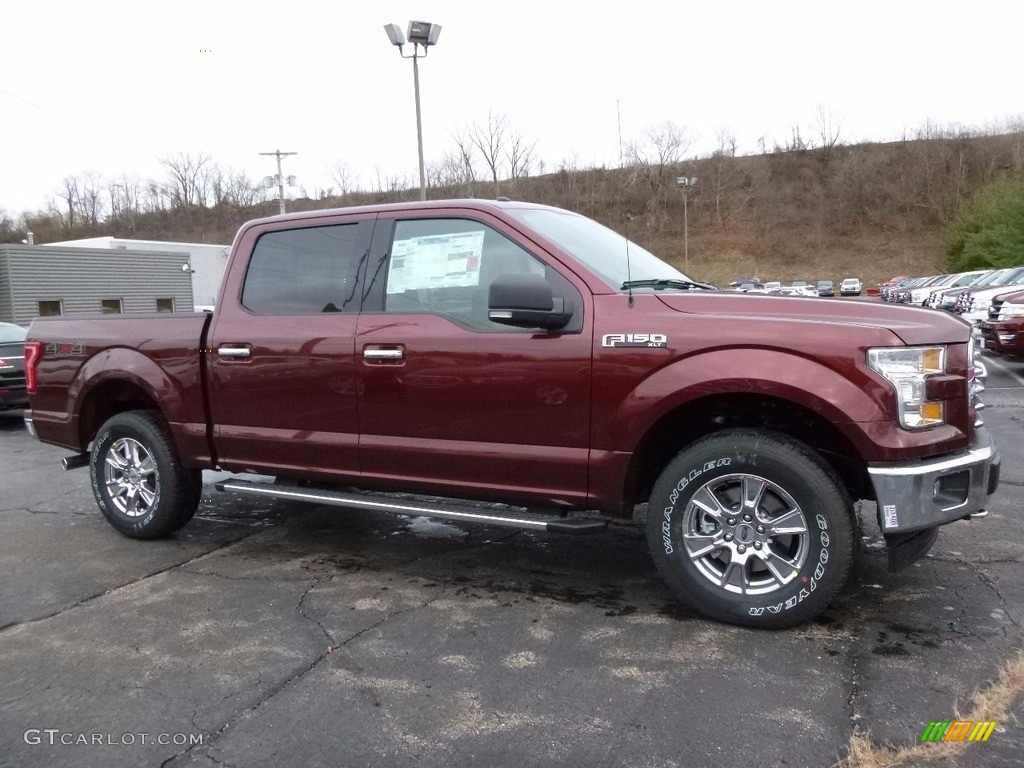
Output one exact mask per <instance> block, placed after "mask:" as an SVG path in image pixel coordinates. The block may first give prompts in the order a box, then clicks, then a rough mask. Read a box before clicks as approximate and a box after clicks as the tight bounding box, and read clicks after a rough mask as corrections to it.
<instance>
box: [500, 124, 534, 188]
mask: <svg viewBox="0 0 1024 768" xmlns="http://www.w3.org/2000/svg"><path fill="white" fill-rule="evenodd" d="M536 148H537V141H536V139H534V140H533V141H529V140H528V139H526V138H525V137H524V136H523V133H522V131H520V130H519V129H515V130H513V131H512V132H511V133H510V134H509V139H508V145H507V147H506V148H505V160H507V161H508V175H509V178H510V179H512V183H513V184H514V183H515V181H516V180H517V179H520V178H523V177H524V176H529V175H530V170H531V168H530V166H531V164H532V163H533V152H534V150H535V149H536Z"/></svg>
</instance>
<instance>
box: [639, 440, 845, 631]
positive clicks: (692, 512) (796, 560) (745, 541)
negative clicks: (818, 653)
mask: <svg viewBox="0 0 1024 768" xmlns="http://www.w3.org/2000/svg"><path fill="white" fill-rule="evenodd" d="M647 539H648V543H649V545H650V548H651V554H652V556H653V558H654V562H655V563H656V565H657V567H658V570H659V571H660V572H661V575H662V576H663V577H664V578H665V580H666V581H667V582H668V584H669V586H670V587H671V588H672V590H673V592H674V593H675V594H676V596H677V597H678V598H679V599H680V600H681V601H682V602H683V603H685V604H687V605H688V606H690V607H691V608H693V609H694V610H696V611H698V612H699V613H701V614H703V615H705V616H708V617H711V618H714V619H717V620H720V621H726V622H730V623H733V624H740V625H743V626H748V627H760V628H766V629H767V628H780V627H787V626H792V625H794V624H798V623H801V622H803V621H807V620H808V619H810V618H811V617H813V616H815V615H816V614H818V613H820V612H821V611H822V610H824V608H825V607H826V606H827V605H828V603H829V602H830V601H831V600H832V598H833V597H834V596H835V595H836V593H838V592H839V590H840V589H841V588H842V586H843V584H844V583H845V582H846V579H847V577H848V575H849V571H850V564H851V561H852V558H853V511H852V507H851V504H850V501H849V498H848V497H847V495H846V493H845V491H844V490H843V487H842V485H841V484H840V482H839V480H838V478H836V476H835V473H834V472H832V470H831V469H830V468H829V467H828V465H826V464H825V462H824V461H822V460H821V458H819V457H818V456H817V454H815V453H814V452H813V451H811V450H810V449H809V448H808V447H807V446H806V445H804V444H803V443H800V442H798V441H796V440H793V439H792V438H789V437H787V436H785V435H782V434H780V433H777V432H768V431H762V430H749V429H736V430H728V431H724V432H719V433H716V434H714V435H710V436H708V437H705V438H703V439H701V440H699V441H697V442H696V443H694V444H693V445H691V446H689V447H688V448H686V449H685V450H683V451H682V452H681V453H680V454H679V455H677V456H676V457H675V458H674V459H673V460H672V461H671V462H670V463H669V464H668V466H667V467H666V468H665V470H664V471H663V472H662V474H661V476H660V477H659V478H658V481H657V482H656V483H655V485H654V490H653V492H652V493H651V499H650V504H649V505H648V512H647Z"/></svg>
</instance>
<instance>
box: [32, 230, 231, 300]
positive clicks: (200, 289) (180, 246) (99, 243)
mask: <svg viewBox="0 0 1024 768" xmlns="http://www.w3.org/2000/svg"><path fill="white" fill-rule="evenodd" d="M46 247H47V248H109V249H112V250H129V251H160V252H162V253H167V252H174V253H178V254H181V257H182V258H183V259H185V260H187V261H188V262H189V263H190V264H191V265H192V298H193V300H194V301H195V308H196V309H212V308H213V305H214V304H216V303H217V293H218V291H219V290H220V281H221V278H222V277H223V276H224V268H225V267H226V266H227V262H228V253H229V252H230V251H231V246H228V245H216V244H214V243H177V242H170V241H165V240H132V239H129V238H125V237H112V236H107V237H87V238H85V239H83V240H65V241H62V242H58V243H46ZM183 309H184V308H183Z"/></svg>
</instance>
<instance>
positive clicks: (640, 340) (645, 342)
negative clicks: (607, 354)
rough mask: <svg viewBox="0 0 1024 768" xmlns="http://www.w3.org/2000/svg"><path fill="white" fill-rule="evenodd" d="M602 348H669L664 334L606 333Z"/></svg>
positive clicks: (602, 339)
mask: <svg viewBox="0 0 1024 768" xmlns="http://www.w3.org/2000/svg"><path fill="white" fill-rule="evenodd" d="M601 346H602V347H667V346H668V336H666V335H665V334H664V333H606V334H605V335H604V336H602V337H601Z"/></svg>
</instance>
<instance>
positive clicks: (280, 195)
mask: <svg viewBox="0 0 1024 768" xmlns="http://www.w3.org/2000/svg"><path fill="white" fill-rule="evenodd" d="M260 154H261V155H273V156H275V157H276V158H277V199H278V202H279V204H280V208H279V210H280V212H281V213H284V176H282V175H281V158H282V157H287V156H288V155H297V154H299V153H298V152H282V151H281V150H280V149H275V150H274V151H273V152H260ZM294 178H295V177H294V176H289V177H288V183H289V184H291V183H292V180H293V179H294Z"/></svg>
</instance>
